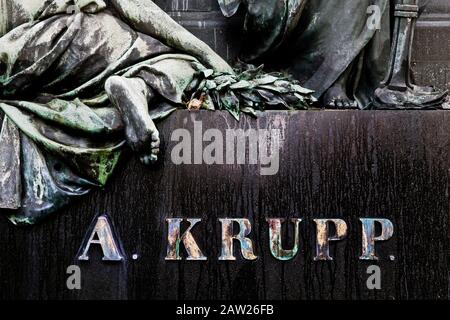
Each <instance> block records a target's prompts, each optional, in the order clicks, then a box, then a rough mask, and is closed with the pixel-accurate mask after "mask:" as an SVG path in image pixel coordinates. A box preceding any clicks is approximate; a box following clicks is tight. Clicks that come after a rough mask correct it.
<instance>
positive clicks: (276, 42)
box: [219, 0, 392, 108]
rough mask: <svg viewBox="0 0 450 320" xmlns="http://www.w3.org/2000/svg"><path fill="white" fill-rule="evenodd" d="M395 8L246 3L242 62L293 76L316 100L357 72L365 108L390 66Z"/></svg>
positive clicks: (378, 0) (317, 0)
mask: <svg viewBox="0 0 450 320" xmlns="http://www.w3.org/2000/svg"><path fill="white" fill-rule="evenodd" d="M221 1H222V0H219V2H221ZM223 1H226V0H223ZM223 1H222V2H223ZM391 2H392V0H261V1H243V4H244V5H245V6H246V9H247V16H246V19H245V27H244V29H245V30H244V31H245V32H244V33H245V40H244V41H243V42H244V48H243V52H242V55H241V58H242V59H243V60H244V61H255V60H256V61H264V62H266V63H268V65H270V64H272V65H274V66H276V67H277V68H283V69H288V70H290V71H291V72H292V73H293V74H294V75H296V77H297V79H299V80H300V81H301V82H302V84H303V85H304V86H305V87H307V88H310V89H312V90H314V91H315V92H316V93H315V95H316V98H320V97H321V96H322V95H323V94H324V93H325V92H326V91H327V90H328V89H329V88H330V87H331V86H332V85H333V84H334V83H335V82H336V81H337V80H338V79H339V77H340V76H341V75H343V74H344V72H345V71H346V70H348V68H349V67H351V68H352V72H351V76H350V79H351V80H350V81H351V83H350V84H349V87H350V89H353V94H354V98H355V99H356V100H357V101H358V102H359V105H360V107H361V108H363V107H365V106H367V105H368V104H369V103H370V100H371V97H372V96H373V92H374V90H375V88H376V87H377V86H378V85H379V83H380V82H381V81H382V80H383V78H384V75H385V72H386V68H387V66H388V61H389V53H390V49H391V39H390V38H391V17H390V8H391V6H392V4H391ZM224 7H225V6H224ZM378 22H379V25H377V23H378Z"/></svg>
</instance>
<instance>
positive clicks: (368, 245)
mask: <svg viewBox="0 0 450 320" xmlns="http://www.w3.org/2000/svg"><path fill="white" fill-rule="evenodd" d="M359 220H360V221H361V223H362V256H361V257H359V259H360V260H378V257H377V256H376V254H375V241H386V240H389V239H390V238H392V236H393V234H394V225H393V224H392V222H391V221H390V220H388V219H359ZM375 222H378V223H379V224H381V235H380V236H379V237H376V236H375Z"/></svg>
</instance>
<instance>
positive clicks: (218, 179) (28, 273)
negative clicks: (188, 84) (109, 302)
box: [0, 111, 450, 300]
mask: <svg viewBox="0 0 450 320" xmlns="http://www.w3.org/2000/svg"><path fill="white" fill-rule="evenodd" d="M194 121H201V123H202V125H203V132H205V131H206V130H207V129H209V128H217V129H219V130H220V132H223V133H225V132H226V129H239V128H240V129H250V128H252V129H273V130H280V131H278V132H279V133H280V134H281V135H280V136H281V137H282V138H283V139H282V144H281V149H280V150H281V151H280V168H279V171H278V172H277V174H275V175H265V176H264V175H261V171H260V166H259V165H248V164H245V165H206V164H199V165H186V164H184V165H176V164H174V163H173V158H172V157H171V153H172V150H173V148H174V147H175V145H176V144H177V143H176V142H173V141H171V134H172V133H173V132H174V130H176V129H180V128H184V129H187V130H188V131H189V132H190V133H191V134H192V135H193V134H194V132H193V129H194ZM449 123H450V112H447V111H432V112H418V111H411V112H390V111H375V112H372V111H367V112H361V111H306V112H295V113H287V112H267V113H265V114H263V115H261V116H260V117H259V118H258V119H252V118H249V117H244V119H242V120H241V122H239V123H238V122H236V121H235V120H234V119H233V118H232V117H231V116H230V115H228V114H227V113H222V112H216V113H211V112H191V113H189V112H187V111H179V112H177V113H176V114H175V115H173V116H172V117H170V118H169V119H168V120H167V121H165V122H163V123H161V124H160V125H159V127H160V129H161V136H162V140H163V145H162V149H161V151H162V159H161V162H160V163H159V164H158V165H157V166H155V167H150V168H147V167H144V166H143V165H141V164H140V163H139V162H138V161H137V160H136V159H134V158H133V157H132V158H130V159H125V158H124V159H123V161H122V166H121V168H119V169H118V172H117V173H116V175H115V176H114V178H113V180H112V181H110V183H109V184H108V186H107V187H106V188H105V190H98V191H95V192H94V193H92V194H91V195H90V196H88V197H86V198H83V199H80V201H79V203H77V204H75V205H73V206H71V207H70V208H68V209H67V210H64V212H61V213H60V214H59V215H57V216H55V217H54V218H51V219H49V220H47V221H45V222H44V223H42V224H40V225H38V226H36V227H33V228H26V229H20V228H16V227H13V226H12V225H11V224H10V223H8V222H7V221H6V218H5V219H1V221H0V245H1V247H2V248H3V250H1V251H0V279H2V290H0V298H1V299H12V298H20V299H29V298H50V299H72V298H83V299H84V298H99V299H108V298H123V299H127V298H139V299H208V300H209V299H236V298H255V299H256V298H258V299H290V300H297V299H344V298H345V299H422V298H426V299H448V298H449V291H448V284H449V280H450V279H449V274H448V270H449V265H448V261H449V260H448V252H449V243H450V234H449V230H450V221H449V220H450V214H449V212H450V199H449V194H450V191H449V186H450V149H449V146H450V130H448V124H449ZM198 124H200V122H197V125H198ZM207 144H208V143H205V144H204V146H206V145H207ZM99 213H108V214H110V216H111V217H112V220H113V221H114V224H115V226H116V231H117V233H118V235H119V237H120V238H121V241H122V243H123V248H124V251H125V255H126V260H125V261H124V262H122V263H115V264H111V263H109V264H108V263H104V262H102V261H101V254H100V253H101V252H100V250H98V248H96V249H93V250H92V252H91V261H90V262H87V263H79V262H77V261H76V260H75V257H76V254H77V252H78V249H79V246H80V245H81V243H82V240H83V238H84V236H85V233H86V232H87V230H88V227H89V225H90V223H91V221H92V219H93V218H94V216H95V215H96V214H99ZM169 217H184V218H194V217H195V218H202V219H203V222H202V223H201V224H199V225H198V227H196V229H194V230H193V235H194V236H195V238H196V239H197V241H198V245H199V246H200V248H201V249H202V251H203V252H204V254H205V255H206V256H207V257H208V261H203V262H195V261H188V262H186V261H181V262H173V261H165V260H164V258H165V255H166V245H167V241H166V238H167V231H166V228H167V226H166V223H165V219H166V218H169ZM226 217H228V218H247V219H249V221H250V222H251V224H252V227H253V231H252V233H251V234H250V236H249V237H250V238H251V239H252V240H253V241H254V243H255V253H256V255H257V256H258V257H259V258H258V260H257V261H253V262H250V261H245V260H243V259H242V257H241V255H240V253H239V251H238V246H237V244H235V247H236V251H235V254H236V256H237V261H234V262H221V261H218V259H217V258H218V255H219V252H220V223H219V222H218V218H226ZM268 217H270V218H274V217H278V218H280V217H284V218H294V217H295V218H302V219H304V221H303V223H302V224H301V227H300V233H301V237H300V252H299V254H298V255H297V256H296V257H295V258H294V259H293V260H292V261H288V262H281V261H277V260H275V259H274V258H273V257H272V255H271V253H270V250H269V245H268V244H269V238H268V225H267V222H266V218H268ZM363 217H378V218H386V219H389V220H391V221H392V222H393V224H394V236H393V237H392V239H391V240H389V241H387V242H385V243H381V242H380V243H378V244H377V245H376V253H377V255H378V256H379V258H380V260H379V261H378V262H367V261H360V260H359V259H358V257H359V256H360V255H361V225H360V223H359V218H363ZM317 218H341V219H343V220H345V221H346V222H347V224H348V226H349V232H348V236H347V238H346V239H345V240H343V241H341V242H338V243H334V244H331V249H330V254H331V256H332V257H333V258H334V261H328V262H316V261H314V260H313V258H314V256H315V227H314V223H313V219H317ZM283 234H284V236H283V244H284V246H285V247H286V249H289V248H291V247H292V244H293V228H292V226H290V227H289V228H286V227H284V226H283ZM133 255H136V256H134V258H133ZM182 255H183V256H185V253H184V251H182ZM74 263H78V264H80V266H81V269H82V290H80V291H70V290H67V289H66V278H67V276H68V275H66V268H67V267H68V266H69V265H72V264H74ZM373 264H377V265H379V266H380V268H381V279H382V283H381V285H382V289H381V290H369V289H367V287H366V281H367V278H368V275H367V273H366V272H367V268H368V267H369V266H370V265H373Z"/></svg>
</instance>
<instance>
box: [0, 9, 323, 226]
mask: <svg viewBox="0 0 450 320" xmlns="http://www.w3.org/2000/svg"><path fill="white" fill-rule="evenodd" d="M1 8H2V13H1V16H0V26H1V29H0V32H1V33H0V35H2V37H1V38H0V113H1V114H2V117H3V115H4V118H5V120H4V121H3V123H4V126H2V137H1V139H2V142H4V143H2V150H1V151H2V155H1V156H0V161H1V162H0V182H1V185H2V190H1V191H0V192H1V193H2V196H1V197H0V210H3V211H4V210H5V209H8V210H12V211H7V214H9V215H10V220H11V221H12V222H13V223H15V224H17V225H23V224H34V223H36V222H38V221H39V220H41V219H43V218H45V217H46V216H48V215H49V214H51V213H53V212H56V211H57V210H59V209H60V208H61V207H63V206H64V205H66V204H68V203H69V202H70V201H71V200H72V199H73V198H76V197H79V196H81V195H84V194H86V193H87V192H89V191H90V190H91V189H92V188H94V187H102V186H104V185H105V184H106V182H107V180H108V179H109V177H110V175H111V174H112V172H113V171H114V168H115V166H116V164H117V161H118V159H119V157H120V154H121V152H122V150H123V147H124V145H125V143H126V144H127V145H128V146H129V147H130V148H131V149H132V150H133V151H135V152H136V153H138V154H139V156H140V159H141V161H142V162H143V163H145V164H147V165H150V164H152V163H153V162H155V161H156V160H157V156H158V154H159V151H160V149H159V146H160V139H159V133H158V130H157V128H156V125H155V123H154V120H161V119H163V118H165V117H166V116H168V115H169V114H170V113H172V112H173V111H174V110H175V109H176V107H182V108H186V107H187V108H188V109H200V108H202V109H208V110H215V109H219V110H228V111H229V112H231V113H232V114H233V116H234V117H235V118H236V119H237V120H239V117H240V114H241V112H245V113H250V114H253V115H254V114H255V112H256V110H265V109H268V108H280V107H281V108H285V109H305V108H307V107H309V106H310V104H311V103H313V102H315V99H314V97H312V93H313V91H312V90H309V89H305V88H303V87H301V86H300V85H299V83H298V81H297V80H294V79H293V78H292V77H290V76H289V75H286V74H283V73H280V72H277V73H269V74H267V73H265V72H264V71H263V70H262V67H255V66H251V65H244V64H240V65H239V66H238V67H237V68H236V69H235V70H233V68H232V67H231V66H230V65H229V64H228V63H227V62H226V61H225V60H224V59H223V58H221V57H220V56H219V55H218V54H217V53H216V52H214V51H213V50H212V49H211V48H210V47H209V46H208V45H207V44H205V43H204V42H203V41H201V40H200V39H198V38H197V37H195V36H194V35H192V34H191V33H190V32H188V31H187V30H186V29H184V28H183V27H182V26H180V25H179V24H178V23H176V22H175V21H174V20H173V19H172V18H171V17H170V16H169V15H168V14H167V13H166V12H164V11H163V10H162V9H160V8H159V7H158V6H157V5H155V4H154V3H153V2H152V1H149V0H112V1H108V2H104V1H103V0H91V1H82V0H71V1H64V2H61V1H56V0H55V1H46V2H42V1H37V0H29V1H18V0H14V1H11V2H8V3H4V2H1ZM4 33H6V34H4ZM3 127H4V128H3ZM19 153H20V157H21V158H22V161H19ZM3 189H4V190H3Z"/></svg>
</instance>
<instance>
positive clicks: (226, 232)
mask: <svg viewBox="0 0 450 320" xmlns="http://www.w3.org/2000/svg"><path fill="white" fill-rule="evenodd" d="M219 221H220V222H221V223H222V254H221V256H220V257H219V260H221V261H235V260H236V257H235V256H234V255H233V252H234V250H233V240H238V241H239V242H240V244H241V253H242V256H243V257H244V259H245V260H256V259H258V257H257V256H256V255H255V254H254V253H253V252H254V251H253V243H252V240H250V239H249V238H247V236H248V235H249V234H250V233H251V232H252V227H251V224H250V221H248V219H219ZM234 223H238V224H239V234H238V235H234V232H233V224H234Z"/></svg>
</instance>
